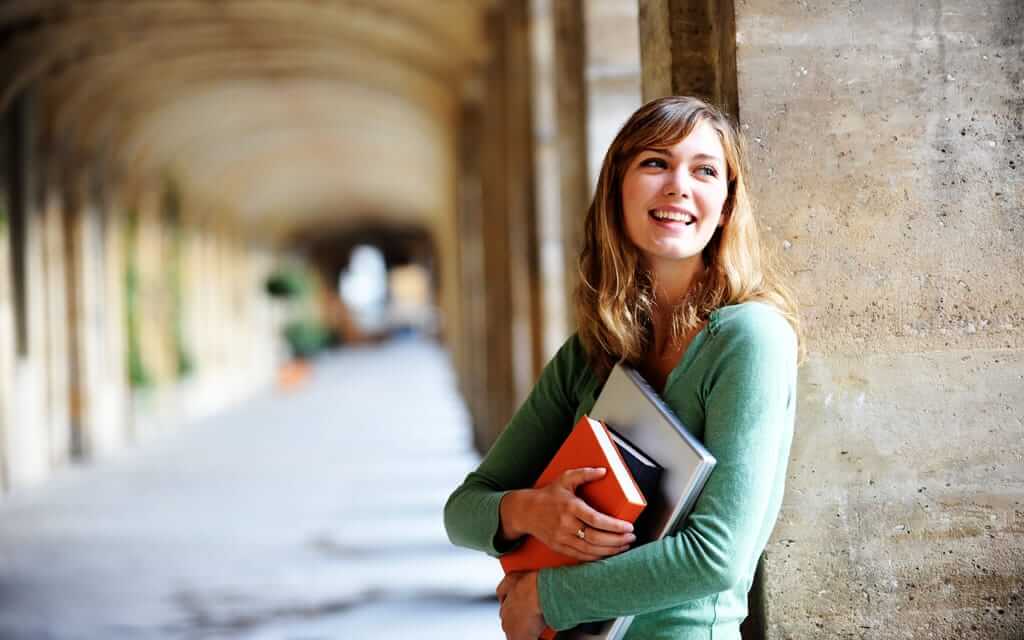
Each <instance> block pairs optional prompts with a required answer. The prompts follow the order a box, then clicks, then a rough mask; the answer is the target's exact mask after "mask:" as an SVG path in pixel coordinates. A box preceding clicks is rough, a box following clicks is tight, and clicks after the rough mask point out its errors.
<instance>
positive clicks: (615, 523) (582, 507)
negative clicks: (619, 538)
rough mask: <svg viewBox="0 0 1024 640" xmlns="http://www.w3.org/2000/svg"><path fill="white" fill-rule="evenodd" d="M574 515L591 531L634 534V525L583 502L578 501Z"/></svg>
mask: <svg viewBox="0 0 1024 640" xmlns="http://www.w3.org/2000/svg"><path fill="white" fill-rule="evenodd" d="M573 515H574V516H576V517H577V518H579V519H580V520H582V521H583V524H585V525H587V526H588V527H590V528H591V529H598V530H600V531H607V532H609V533H615V534H632V533H633V524H632V523H630V522H626V521H625V520H619V519H618V518H613V517H611V516H609V515H605V514H603V513H601V512H600V511H597V510H596V509H594V508H592V507H591V506H590V505H588V504H587V503H586V502H584V501H582V500H576V503H575V504H574V509H573Z"/></svg>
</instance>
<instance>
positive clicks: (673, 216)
mask: <svg viewBox="0 0 1024 640" xmlns="http://www.w3.org/2000/svg"><path fill="white" fill-rule="evenodd" d="M647 214H648V215H649V216H651V217H652V218H654V219H655V220H657V221H658V222H681V223H683V224H684V225H686V226H689V225H691V224H693V223H694V222H696V221H697V218H695V217H693V215H691V214H689V213H683V212H681V211H666V210H664V209H651V210H650V211H648V212H647Z"/></svg>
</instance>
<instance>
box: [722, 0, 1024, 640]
mask: <svg viewBox="0 0 1024 640" xmlns="http://www.w3.org/2000/svg"><path fill="white" fill-rule="evenodd" d="M736 20H737V42H738V44H737V60H738V62H737V66H738V78H739V95H740V112H741V115H742V121H743V129H744V132H745V133H746V135H747V138H748V142H749V143H750V145H749V146H750V165H751V168H752V173H751V176H752V186H753V194H754V197H755V205H756V211H757V212H758V215H759V217H760V220H761V222H762V226H763V229H764V230H765V231H766V239H767V242H768V243H769V245H771V247H772V248H773V249H774V250H775V252H776V253H777V254H780V255H782V256H783V257H784V258H785V260H786V263H787V265H788V266H789V268H790V269H791V270H792V271H793V272H794V282H795V285H796V289H797V293H798V297H799V299H800V301H801V303H802V309H803V316H804V321H805V327H806V331H807V338H808V346H809V350H810V354H811V357H810V360H809V362H808V364H807V365H806V366H805V367H804V369H803V370H802V373H801V376H802V377H801V404H800V406H799V408H798V415H797V420H798V424H797V433H796V440H795V443H794V449H793V456H792V459H791V463H790V464H791V468H790V481H789V485H788V493H787V497H786V502H785V505H784V511H783V515H782V519H781V521H780V523H779V526H778V528H777V529H776V532H775V535H774V537H773V540H772V542H771V544H770V546H769V551H768V554H767V560H766V595H767V613H768V632H769V637H770V638H807V637H837V638H872V639H874V638H883V639H884V638H930V637H934V638H1006V639H1009V638H1020V637H1022V635H1024V618H1022V615H1021V599H1022V598H1024V580H1022V578H1021V576H1022V575H1024V511H1022V509H1021V505H1022V504H1024V481H1022V478H1024V473H1022V472H1024V465H1022V456H1024V451H1022V445H1021V442H1022V441H1024V424H1022V422H1021V415H1020V407H1021V406H1024V384H1022V382H1024V376H1022V373H1024V353H1022V348H1024V326H1022V324H1024V304H1022V302H1021V299H1022V297H1021V293H1022V288H1024V287H1022V284H1021V274H1022V273H1024V250H1022V247H1024V218H1022V213H1024V212H1022V208H1021V201H1022V198H1021V196H1022V186H1024V178H1022V177H1024V173H1022V169H1021V165H1022V163H1024V137H1022V136H1024V131H1022V116H1024V113H1022V112H1024V83H1022V77H1024V61H1022V58H1024V56H1022V45H1024V40H1022V35H1021V34H1022V33H1024V6H1022V5H1021V4H1020V3H1019V2H1017V1H1016V0H1003V1H999V2H992V3H977V2H967V1H961V2H915V3H891V2H882V1H880V0H878V1H871V2H845V1H833V2H823V3H806V2H801V3H780V2H771V1H767V0H747V1H745V2H737V5H736Z"/></svg>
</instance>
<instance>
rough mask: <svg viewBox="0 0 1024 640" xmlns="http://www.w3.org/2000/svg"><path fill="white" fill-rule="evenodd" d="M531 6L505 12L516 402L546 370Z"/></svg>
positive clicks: (507, 182)
mask: <svg viewBox="0 0 1024 640" xmlns="http://www.w3.org/2000/svg"><path fill="white" fill-rule="evenodd" d="M528 9H529V7H528V5H527V3H525V2H512V3H508V4H507V5H506V6H505V8H504V12H503V16H504V29H505V39H504V46H505V47H506V51H505V65H504V71H505V72H504V74H503V75H504V79H505V81H506V83H507V86H506V88H505V100H506V105H507V107H506V112H505V124H504V126H505V145H504V147H505V152H506V154H507V163H506V165H505V169H506V175H505V181H504V186H505V191H506V196H505V206H506V207H507V208H508V226H507V229H506V232H505V233H506V238H507V241H508V245H509V246H508V250H509V258H510V266H509V268H510V274H509V275H510V277H511V284H512V290H511V294H512V316H511V320H512V323H513V325H512V341H513V350H512V365H513V382H514V385H515V396H514V404H515V405H516V407H518V405H519V404H520V403H522V402H523V401H524V400H525V399H526V396H527V394H528V393H529V392H530V389H531V388H532V387H533V383H534V382H535V381H536V379H537V376H538V375H539V374H540V369H541V366H543V362H542V348H543V330H542V326H543V310H542V308H541V295H540V258H539V255H538V242H537V237H538V234H537V215H536V207H535V194H534V184H533V175H534V164H533V163H534V151H533V131H534V128H533V118H532V104H531V92H532V71H531V59H530V58H531V56H530V19H529V11H528Z"/></svg>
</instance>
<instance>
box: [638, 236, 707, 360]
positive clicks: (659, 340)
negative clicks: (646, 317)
mask: <svg viewBox="0 0 1024 640" xmlns="http://www.w3.org/2000/svg"><path fill="white" fill-rule="evenodd" d="M704 271H705V266H704V259H703V257H702V256H700V255H698V256H694V259H691V260H674V261H665V262H661V263H659V264H655V265H652V272H653V273H652V275H653V277H654V310H653V311H654V317H653V318H652V319H651V320H652V323H653V329H654V343H653V344H652V345H651V346H652V347H654V349H655V353H664V352H665V351H667V350H668V349H670V348H671V347H672V345H671V338H672V335H671V334H672V316H673V314H674V312H675V309H676V307H678V306H679V304H680V303H682V302H683V301H684V300H685V299H686V296H687V295H689V293H690V291H691V289H692V288H693V287H694V286H695V285H696V284H697V283H698V282H699V281H700V279H701V278H702V277H703V275H704Z"/></svg>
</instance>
